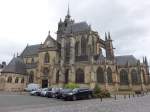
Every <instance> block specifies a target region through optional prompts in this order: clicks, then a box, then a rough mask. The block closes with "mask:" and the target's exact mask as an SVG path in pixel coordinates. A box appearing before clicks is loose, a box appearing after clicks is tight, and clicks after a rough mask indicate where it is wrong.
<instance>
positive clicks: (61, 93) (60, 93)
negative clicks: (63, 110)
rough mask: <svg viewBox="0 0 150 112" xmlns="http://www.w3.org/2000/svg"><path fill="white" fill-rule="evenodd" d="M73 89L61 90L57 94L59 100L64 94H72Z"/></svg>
mask: <svg viewBox="0 0 150 112" xmlns="http://www.w3.org/2000/svg"><path fill="white" fill-rule="evenodd" d="M71 91H72V89H60V90H59V91H58V92H57V93H56V96H55V97H56V98H57V99H61V98H62V95H63V94H66V93H69V92H71Z"/></svg>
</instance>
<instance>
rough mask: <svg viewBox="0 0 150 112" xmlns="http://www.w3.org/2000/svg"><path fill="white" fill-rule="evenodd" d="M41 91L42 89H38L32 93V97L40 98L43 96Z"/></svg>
mask: <svg viewBox="0 0 150 112" xmlns="http://www.w3.org/2000/svg"><path fill="white" fill-rule="evenodd" d="M41 91H42V89H37V90H34V91H31V92H30V95H33V96H40V95H41Z"/></svg>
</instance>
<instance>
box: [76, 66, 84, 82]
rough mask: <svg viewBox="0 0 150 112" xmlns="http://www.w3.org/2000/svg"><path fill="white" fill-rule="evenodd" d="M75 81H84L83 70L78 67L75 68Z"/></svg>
mask: <svg viewBox="0 0 150 112" xmlns="http://www.w3.org/2000/svg"><path fill="white" fill-rule="evenodd" d="M76 83H84V71H83V70H82V69H80V68H79V69H77V70H76Z"/></svg>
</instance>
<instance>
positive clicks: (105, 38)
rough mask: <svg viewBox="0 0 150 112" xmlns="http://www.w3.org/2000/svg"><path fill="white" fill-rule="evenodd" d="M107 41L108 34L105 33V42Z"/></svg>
mask: <svg viewBox="0 0 150 112" xmlns="http://www.w3.org/2000/svg"><path fill="white" fill-rule="evenodd" d="M106 40H107V33H106V32H105V41H106Z"/></svg>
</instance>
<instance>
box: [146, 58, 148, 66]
mask: <svg viewBox="0 0 150 112" xmlns="http://www.w3.org/2000/svg"><path fill="white" fill-rule="evenodd" d="M145 64H146V66H148V61H147V57H146V56H145Z"/></svg>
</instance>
